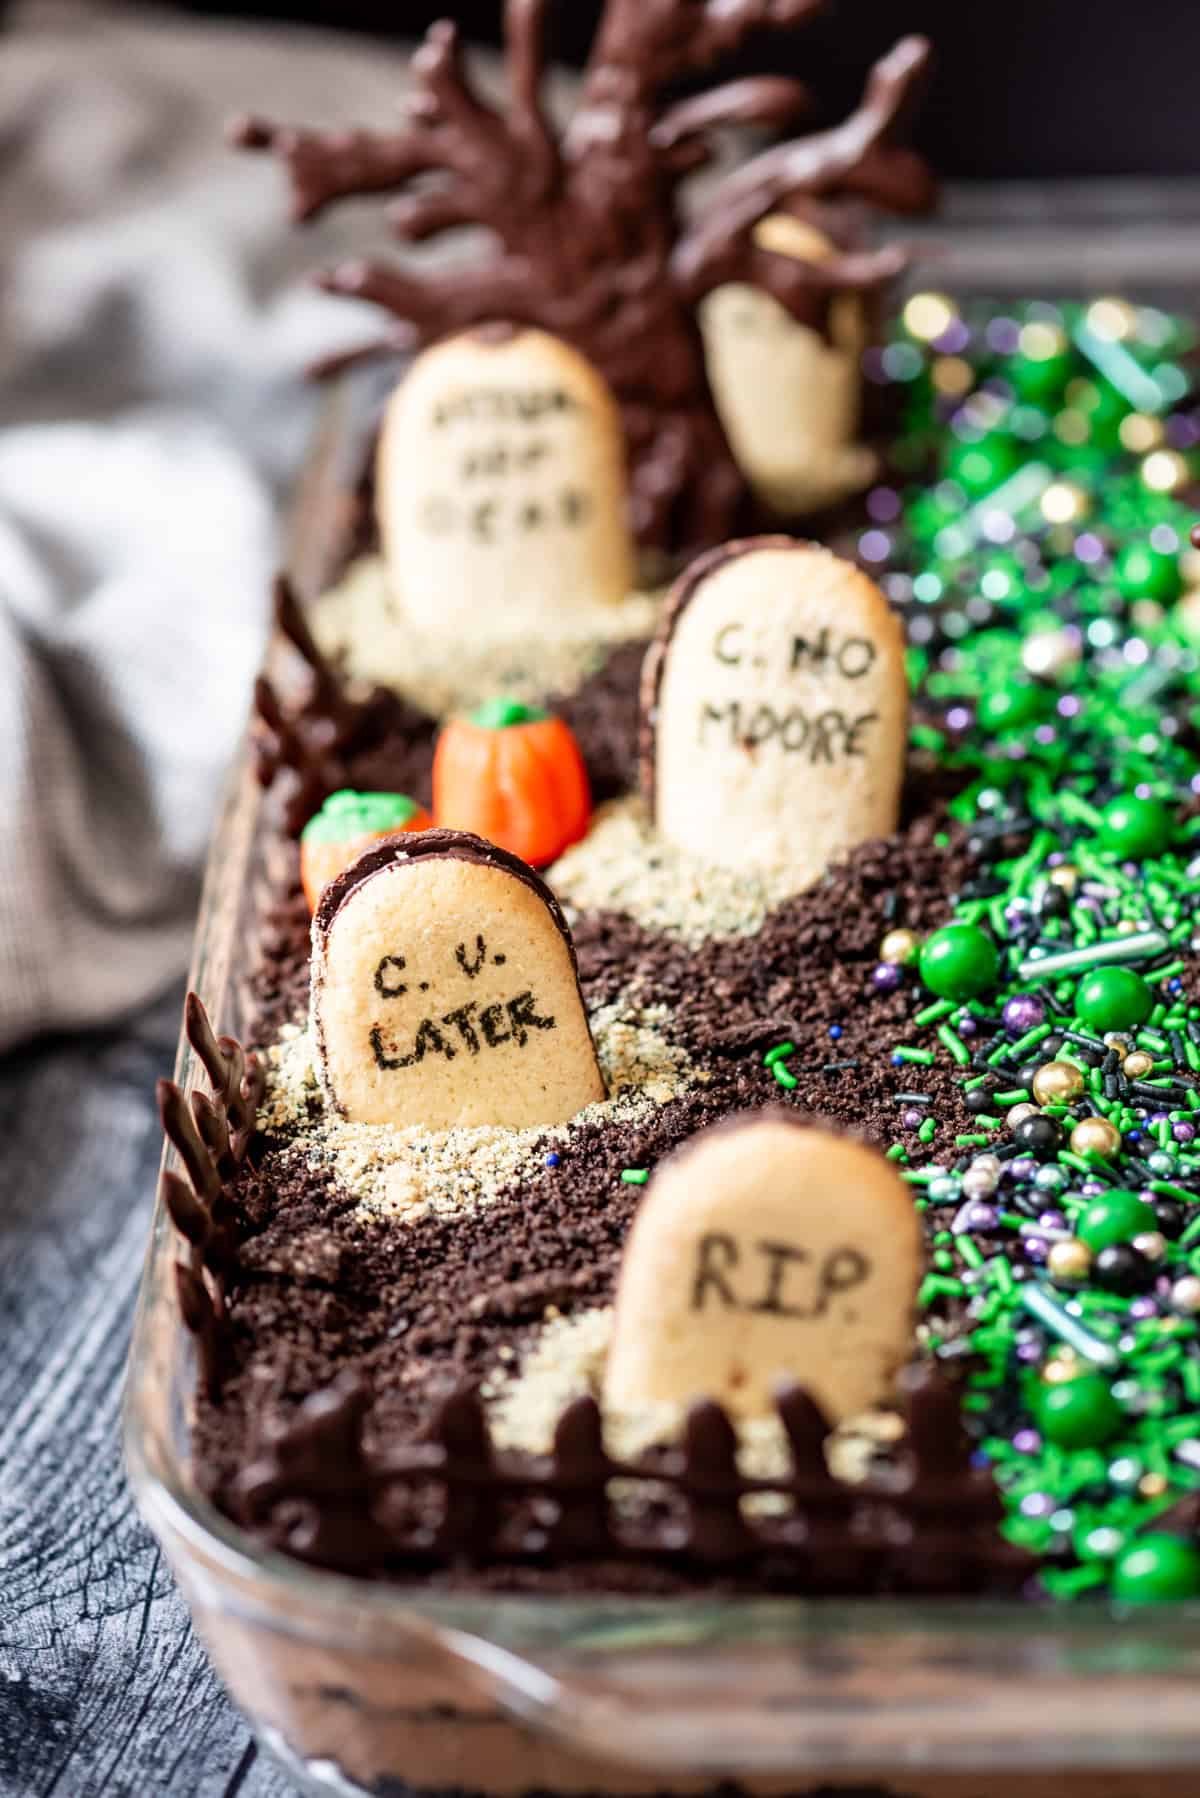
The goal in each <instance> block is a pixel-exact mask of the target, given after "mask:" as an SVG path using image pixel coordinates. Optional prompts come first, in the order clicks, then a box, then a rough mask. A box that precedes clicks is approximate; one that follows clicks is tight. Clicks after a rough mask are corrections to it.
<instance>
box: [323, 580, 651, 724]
mask: <svg viewBox="0 0 1200 1798" xmlns="http://www.w3.org/2000/svg"><path fill="white" fill-rule="evenodd" d="M662 598H663V595H662V593H661V592H653V593H637V592H635V593H631V594H629V595H628V596H627V597H626V598H625V599H621V600H617V601H614V602H611V603H608V604H605V605H599V604H597V605H595V606H589V607H586V608H580V607H576V608H574V609H568V608H567V607H564V608H563V610H562V613H561V616H560V618H559V619H558V620H557V624H558V628H557V629H556V628H555V627H554V625H549V626H546V627H544V628H542V629H540V630H539V632H538V635H537V637H536V639H531V638H530V637H528V636H525V637H523V638H522V637H516V638H513V637H508V638H506V637H504V636H500V635H496V634H494V633H495V627H496V626H497V625H498V624H502V622H503V618H502V616H500V617H497V616H495V615H493V614H492V613H489V610H488V608H487V607H486V606H482V607H480V609H479V614H478V618H479V626H478V631H477V633H476V634H475V635H473V636H472V637H471V638H469V639H465V640H464V639H463V638H462V637H461V636H459V637H456V638H455V639H454V640H453V641H447V640H446V639H445V638H444V637H431V636H427V635H424V634H423V633H422V632H420V631H419V630H417V629H415V627H414V626H413V625H412V624H411V623H410V622H409V620H408V619H407V618H406V617H405V616H404V612H403V610H402V607H401V605H400V601H399V599H398V598H397V596H396V595H395V593H394V592H393V590H392V587H391V584H390V581H389V576H388V572H387V568H386V566H385V564H384V562H383V559H382V557H380V556H362V557H360V558H359V560H358V561H356V562H353V563H351V565H350V568H349V569H348V570H347V572H346V574H345V575H344V576H343V578H342V580H341V581H340V582H339V583H338V584H337V586H335V587H332V588H331V589H330V590H329V592H328V593H326V594H324V595H323V597H322V598H321V599H319V600H318V601H317V604H316V605H315V607H314V608H313V611H312V614H311V625H312V631H313V636H314V637H315V638H316V641H317V644H318V646H319V647H320V648H321V649H322V650H323V651H324V652H325V654H326V655H327V656H330V657H331V658H333V659H335V660H336V661H337V662H338V663H339V665H340V666H341V667H342V668H344V670H345V672H346V673H347V674H348V675H349V676H350V677H351V678H352V679H355V680H361V681H364V682H372V683H376V684H378V685H380V686H384V687H390V688H392V690H393V691H394V692H396V693H399V694H400V696H401V698H403V699H407V700H408V701H409V702H410V704H412V705H415V706H418V707H419V708H420V709H421V711H423V712H427V713H429V714H430V715H431V716H433V717H435V718H444V717H447V716H449V715H450V714H451V713H455V712H468V711H472V710H473V709H474V708H475V707H476V706H478V705H482V704H483V702H484V700H486V699H494V698H495V696H496V695H497V694H498V693H503V694H505V695H506V696H509V697H511V698H513V699H519V700H521V701H523V702H524V703H525V704H527V705H529V704H533V703H534V702H536V701H538V700H541V699H544V698H545V696H546V694H547V693H573V692H574V691H575V690H576V689H577V688H578V687H580V686H582V684H583V682H584V681H585V680H586V679H587V678H588V676H589V675H592V674H595V673H596V672H597V670H598V669H600V668H602V667H603V666H604V664H605V662H606V661H607V660H608V658H609V656H610V655H611V654H612V652H613V650H614V649H616V648H617V646H618V645H619V644H621V643H627V642H631V641H634V640H642V639H645V638H647V637H650V636H652V635H653V634H654V630H655V628H656V626H657V623H658V615H659V611H660V610H661V605H662Z"/></svg>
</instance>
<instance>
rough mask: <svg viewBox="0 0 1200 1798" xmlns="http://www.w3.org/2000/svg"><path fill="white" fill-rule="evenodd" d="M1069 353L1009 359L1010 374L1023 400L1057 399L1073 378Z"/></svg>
mask: <svg viewBox="0 0 1200 1798" xmlns="http://www.w3.org/2000/svg"><path fill="white" fill-rule="evenodd" d="M1072 367H1073V364H1072V360H1071V356H1070V353H1069V352H1065V353H1064V352H1061V351H1060V352H1057V353H1055V354H1053V355H1050V356H1023V355H1016V356H1013V357H1011V358H1010V359H1009V364H1008V374H1009V376H1010V378H1011V380H1012V384H1013V386H1014V387H1015V388H1016V390H1017V392H1018V393H1019V394H1020V396H1021V398H1022V399H1023V400H1035V401H1036V400H1049V399H1054V398H1056V397H1057V396H1058V395H1059V394H1060V393H1061V392H1062V390H1063V388H1064V387H1065V386H1066V384H1067V382H1068V380H1069V379H1070V377H1071V370H1072Z"/></svg>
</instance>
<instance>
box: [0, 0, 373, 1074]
mask: <svg viewBox="0 0 1200 1798" xmlns="http://www.w3.org/2000/svg"><path fill="white" fill-rule="evenodd" d="M402 66H403V59H402V56H401V54H400V51H399V49H398V50H397V51H396V52H395V53H391V52H381V51H380V50H379V47H378V46H370V47H368V46H367V45H365V44H348V43H343V42H341V41H340V40H338V39H336V38H332V37H328V36H324V35H320V34H315V33H303V32H289V33H279V32H271V31H269V30H249V29H245V28H240V27H237V26H224V27H220V26H218V27H213V26H205V27H200V26H196V25H190V24H180V23H177V22H174V21H168V20H166V19H164V18H159V17H156V16H155V15H154V14H153V13H147V11H146V9H145V8H142V7H138V8H136V9H132V10H129V11H126V12H111V11H108V10H106V9H105V10H97V9H96V8H92V7H71V6H65V7H64V6H61V5H59V6H47V5H45V4H42V5H36V6H32V7H26V8H24V9H23V10H19V11H18V14H17V17H16V20H15V23H14V27H13V30H12V33H11V35H10V34H9V33H8V32H6V33H4V34H2V35H0V1049H4V1048H6V1047H8V1046H10V1045H11V1044H12V1043H14V1042H15V1041H17V1040H19V1039H21V1038H22V1037H24V1036H27V1035H29V1034H32V1033H34V1032H39V1031H43V1030H49V1029H54V1028H74V1027H78V1026H83V1025H90V1024H94V1023H98V1022H102V1021H105V1020H108V1019H111V1018H112V1017H114V1016H116V1015H118V1014H120V1013H121V1012H124V1011H126V1010H128V1009H130V1008H132V1007H133V1006H135V1005H137V1004H139V1003H141V1002H142V1001H143V1000H145V999H147V998H148V997H150V996H151V995H152V994H153V993H154V992H155V991H156V990H158V989H159V988H161V987H162V986H163V985H164V984H165V983H166V982H167V981H168V980H170V979H172V978H174V977H175V976H177V975H178V973H179V972H180V971H181V970H182V968H183V967H184V966H185V965H186V960H187V953H188V944H189V941H190V937H191V932H192V925H193V914H194V908H195V902H196V895H197V883H198V874H199V868H200V864H201V861H202V857H203V852H204V847H205V843H206V839H207V836H208V833H209V829H210V826H211V822H212V817H213V810H214V805H215V803H216V800H217V797H218V794H219V792H220V787H221V782H222V778H223V773H224V770H225V768H226V766H227V764H228V761H229V758H230V756H231V753H232V751H233V749H234V747H235V745H236V742H237V740H238V735H239V732H240V729H241V727H242V724H243V722H244V719H245V716H246V708H247V703H248V695H249V687H250V682H251V679H252V675H253V671H254V668H255V665H256V663H257V661H258V658H259V655H260V653H261V649H262V644H263V636H264V630H265V622H266V603H267V592H268V583H269V577H270V574H271V571H272V568H273V564H274V561H275V558H276V555H277V537H278V533H277V527H276V518H277V514H278V511H279V506H280V501H281V499H282V496H283V495H284V494H285V493H286V491H287V488H288V486H289V484H290V482H291V480H292V478H293V476H294V473H295V470H296V468H297V465H298V462H299V460H300V458H301V456H302V455H303V451H304V447H305V442H306V439H307V436H308V433H309V431H310V429H311V426H312V422H313V417H314V410H315V407H316V405H317V404H318V403H319V401H318V397H317V396H316V395H315V394H313V393H312V392H311V391H310V390H308V389H306V387H305V384H304V382H303V380H302V378H301V371H302V369H303V366H304V364H305V362H306V361H307V360H308V359H309V358H310V357H312V356H313V355H315V354H318V353H324V352H326V351H328V350H331V349H336V348H338V347H341V346H344V345H346V344H348V343H351V342H354V341H358V340H359V339H361V338H362V337H363V336H364V335H366V334H368V333H366V332H364V322H365V318H364V314H363V313H362V312H361V311H359V309H357V308H356V307H353V306H349V305H346V304H345V303H344V302H338V301H334V300H330V299H328V298H326V297H324V296H321V295H318V294H316V293H315V292H313V291H312V290H311V289H309V288H307V287H305V286H304V285H302V284H301V283H300V281H299V276H300V273H301V271H302V270H303V269H304V268H306V267H309V266H311V264H312V262H313V261H314V259H318V258H325V257H329V256H330V255H334V254H337V253H342V252H344V251H345V250H346V249H348V248H350V247H351V246H352V245H353V246H354V247H356V248H362V247H363V235H364V230H363V222H362V220H361V218H360V219H359V220H358V221H357V222H354V221H353V220H351V221H349V222H347V221H346V220H343V219H335V220H332V221H329V222H322V224H321V225H319V226H318V227H317V228H316V229H315V230H314V231H312V232H310V233H308V234H306V235H304V236H301V235H300V234H298V233H293V232H291V231H289V229H288V227H287V224H286V216H285V215H286V201H285V196H284V193H283V188H282V182H281V179H280V176H279V173H278V171H277V170H276V169H274V168H273V167H272V166H271V165H270V163H269V162H268V161H266V160H258V159H251V158H246V157H240V158H239V157H235V156H234V155H232V154H231V153H229V152H228V151H227V150H226V149H225V148H224V146H223V142H222V126H223V122H224V120H225V119H226V118H227V117H228V116H229V115H230V114H231V113H233V112H237V111H240V110H244V109H250V108H258V109H260V110H269V111H270V112H272V113H273V114H275V115H277V116H279V115H282V116H290V117H296V118H298V119H301V120H305V121H307V120H310V119H313V120H327V121H330V122H332V121H338V120H340V121H346V120H349V119H352V118H362V117H364V116H365V117H367V118H371V119H375V120H378V121H380V122H382V121H386V119H387V118H388V117H389V116H391V114H392V112H393V109H394V107H395V104H396V101H397V98H398V96H399V94H400V93H401V92H402V86H403V76H402Z"/></svg>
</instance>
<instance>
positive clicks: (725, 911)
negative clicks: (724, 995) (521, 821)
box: [546, 796, 796, 948]
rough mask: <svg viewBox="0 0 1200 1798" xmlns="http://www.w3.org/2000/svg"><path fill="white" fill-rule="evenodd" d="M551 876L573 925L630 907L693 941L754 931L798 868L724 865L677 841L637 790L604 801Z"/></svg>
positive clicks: (637, 916)
mask: <svg viewBox="0 0 1200 1798" xmlns="http://www.w3.org/2000/svg"><path fill="white" fill-rule="evenodd" d="M546 879H547V880H548V881H549V883H550V885H551V887H553V889H554V892H555V894H556V895H557V897H558V899H559V901H560V902H561V904H562V906H563V909H564V910H565V911H566V914H567V918H568V921H569V922H570V923H571V924H572V925H573V924H574V923H575V922H576V920H577V919H578V918H579V916H580V914H581V913H583V912H589V911H619V912H625V913H627V914H628V916H630V917H631V918H633V919H634V920H635V921H636V922H637V923H639V924H640V925H642V927H643V928H644V929H646V930H653V931H661V932H662V933H663V934H664V935H667V936H673V937H677V938H679V939H680V940H681V941H683V942H685V943H688V944H690V945H691V946H692V947H693V948H699V946H700V944H701V943H704V942H707V941H708V940H709V939H710V938H713V937H736V936H753V935H754V934H755V933H756V932H757V931H759V930H761V929H762V926H763V924H764V923H765V921H766V919H767V917H768V916H769V915H770V913H771V912H773V911H774V910H775V909H776V907H777V906H780V905H782V904H783V902H784V900H785V899H790V898H791V897H792V895H793V894H794V893H795V891H796V876H795V870H794V869H793V868H790V867H787V866H778V867H771V866H765V867H761V866H760V867H751V866H748V865H747V866H746V867H742V868H733V867H718V866H716V865H714V864H713V863H712V862H707V861H702V860H701V859H700V858H699V857H697V856H694V855H689V854H688V852H687V851H686V850H684V849H678V848H676V847H675V846H674V845H673V844H671V843H668V842H667V841H666V839H665V838H664V837H661V836H659V834H658V832H657V831H656V830H655V829H654V827H653V825H652V824H651V822H650V818H649V815H648V813H647V811H646V807H645V805H644V804H643V802H642V800H641V799H639V798H637V797H635V796H628V797H626V798H623V799H614V800H611V801H610V802H609V803H608V804H607V805H602V806H600V807H599V808H598V809H597V811H596V814H595V816H594V817H593V819H592V826H591V829H590V830H589V831H588V834H587V836H586V837H584V839H583V841H582V842H581V843H576V845H575V846H574V848H572V849H568V850H567V853H566V854H565V855H563V856H560V858H559V860H558V861H556V862H555V863H554V864H553V865H552V866H551V867H550V868H548V869H547V870H546Z"/></svg>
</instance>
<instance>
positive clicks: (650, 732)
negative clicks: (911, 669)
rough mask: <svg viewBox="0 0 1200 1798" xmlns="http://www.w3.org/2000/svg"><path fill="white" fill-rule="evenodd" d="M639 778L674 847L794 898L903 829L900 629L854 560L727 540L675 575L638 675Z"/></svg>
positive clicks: (784, 541)
mask: <svg viewBox="0 0 1200 1798" xmlns="http://www.w3.org/2000/svg"><path fill="white" fill-rule="evenodd" d="M641 706H642V728H641V750H642V784H643V791H644V792H645V794H646V797H647V800H648V802H649V805H650V808H651V812H652V815H653V820H654V823H655V825H656V827H657V829H658V830H659V832H660V833H661V834H662V836H664V837H665V838H666V839H667V840H668V841H669V842H671V843H673V844H675V845H676V846H677V847H678V848H680V849H683V850H686V851H687V852H688V853H689V854H692V855H695V856H699V857H702V858H703V859H704V860H706V861H711V862H719V863H723V864H725V865H727V866H730V867H745V866H752V865H760V866H764V867H765V866H770V867H773V868H776V869H778V870H781V871H782V872H783V873H784V874H785V875H786V876H787V877H788V878H789V879H790V880H791V881H792V883H793V885H794V890H796V891H799V890H800V889H802V888H803V887H806V886H808V885H810V884H811V882H812V881H814V880H816V879H817V878H818V877H819V876H820V875H821V874H822V873H823V872H824V870H825V868H826V867H827V865H828V863H829V862H830V860H831V859H832V858H833V857H834V856H836V855H838V854H840V853H842V852H844V851H845V850H847V849H850V848H852V847H853V846H854V845H855V844H856V843H861V842H864V841H865V840H866V839H867V838H869V837H873V836H880V835H885V834H887V833H888V832H890V831H892V830H894V829H895V828H896V823H897V819H898V817H899V807H900V785H901V780H902V777H903V772H904V754H905V741H906V728H907V712H908V688H907V682H906V678H905V671H904V641H903V635H902V632H901V628H900V624H899V621H898V620H897V618H896V617H895V615H894V614H893V613H892V611H891V610H890V608H889V607H888V604H887V601H886V600H885V599H884V597H883V595H882V594H881V593H880V591H879V589H878V588H877V587H876V586H875V584H874V583H873V582H872V581H871V580H869V579H868V577H867V576H866V575H865V574H863V573H862V572H861V571H860V570H859V569H857V568H855V567H854V565H853V564H852V563H850V562H845V561H842V560H841V559H840V558H839V557H837V556H835V555H833V554H831V552H830V551H829V550H826V549H822V548H820V547H819V546H818V545H816V544H812V543H799V542H794V541H793V540H792V539H790V538H787V537H757V538H751V539H748V540H747V541H744V542H740V543H728V544H726V545H725V546H724V547H723V548H721V549H717V550H713V551H711V552H710V553H709V554H708V555H706V556H702V557H700V559H699V560H698V561H696V562H694V563H693V564H692V566H691V567H690V568H689V569H688V570H687V572H686V573H685V574H684V575H683V576H682V578H681V579H680V581H679V582H677V584H676V587H675V589H674V592H673V594H672V596H671V598H670V599H669V601H668V604H667V610H666V614H665V616H664V618H663V621H662V624H661V626H660V629H659V633H658V636H657V638H656V640H655V642H654V644H653V645H652V646H651V648H650V650H649V652H648V654H647V657H646V662H645V665H644V668H643V671H642V696H641Z"/></svg>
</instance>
